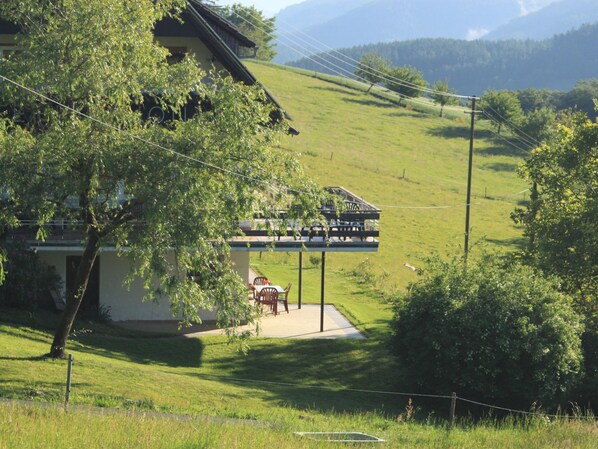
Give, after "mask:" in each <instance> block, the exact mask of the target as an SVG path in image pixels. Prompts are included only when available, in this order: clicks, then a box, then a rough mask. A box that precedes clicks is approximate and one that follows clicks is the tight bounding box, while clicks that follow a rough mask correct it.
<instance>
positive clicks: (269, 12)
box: [218, 0, 303, 16]
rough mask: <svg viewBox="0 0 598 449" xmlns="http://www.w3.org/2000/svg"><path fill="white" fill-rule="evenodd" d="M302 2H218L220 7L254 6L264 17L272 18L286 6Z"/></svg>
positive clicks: (289, 0)
mask: <svg viewBox="0 0 598 449" xmlns="http://www.w3.org/2000/svg"><path fill="white" fill-rule="evenodd" d="M302 1H303V0H219V1H218V4H220V5H232V4H233V3H241V4H242V5H245V6H255V7H256V8H257V9H259V10H260V11H263V12H264V14H265V15H266V16H273V15H274V14H276V13H277V12H278V11H280V10H281V9H284V8H286V7H287V6H290V5H294V4H296V3H301V2H302Z"/></svg>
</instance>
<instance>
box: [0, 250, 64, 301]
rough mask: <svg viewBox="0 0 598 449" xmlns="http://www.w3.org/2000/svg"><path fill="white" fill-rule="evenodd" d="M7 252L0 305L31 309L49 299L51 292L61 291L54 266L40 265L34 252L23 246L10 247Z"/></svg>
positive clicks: (0, 290)
mask: <svg viewBox="0 0 598 449" xmlns="http://www.w3.org/2000/svg"><path fill="white" fill-rule="evenodd" d="M7 249H8V251H7V254H8V258H7V262H6V263H5V266H4V268H5V270H6V277H5V279H4V283H3V284H2V285H0V305H6V306H11V307H18V308H24V309H30V308H32V307H34V306H35V305H36V304H38V303H39V302H42V301H44V300H45V299H48V295H49V291H50V290H51V289H56V290H60V282H61V281H60V276H59V275H58V274H57V273H56V271H55V270H54V268H53V267H50V266H47V265H45V264H43V263H42V262H41V261H40V260H39V257H38V256H37V253H36V252H35V251H33V250H31V249H30V248H28V247H26V246H24V245H11V246H9V247H8V248H7Z"/></svg>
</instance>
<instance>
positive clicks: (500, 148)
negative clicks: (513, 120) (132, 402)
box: [477, 139, 530, 157]
mask: <svg viewBox="0 0 598 449" xmlns="http://www.w3.org/2000/svg"><path fill="white" fill-rule="evenodd" d="M494 143H495V145H494V146H491V147H487V148H480V149H478V150H477V151H478V152H479V154H481V155H486V156H510V157H526V156H529V154H530V150H529V149H526V148H524V147H523V146H522V144H521V142H519V141H516V140H513V139H506V140H498V139H497V140H494Z"/></svg>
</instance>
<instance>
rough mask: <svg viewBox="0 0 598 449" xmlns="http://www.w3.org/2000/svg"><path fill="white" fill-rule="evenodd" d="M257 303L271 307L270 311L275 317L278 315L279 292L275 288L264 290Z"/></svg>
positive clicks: (265, 288)
mask: <svg viewBox="0 0 598 449" xmlns="http://www.w3.org/2000/svg"><path fill="white" fill-rule="evenodd" d="M257 302H258V304H261V305H262V306H264V305H266V306H270V309H271V310H272V311H273V312H274V316H276V315H278V307H277V304H278V290H276V289H275V288H274V287H264V288H262V291H261V292H260V296H259V297H258V299H257Z"/></svg>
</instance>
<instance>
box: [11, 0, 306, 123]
mask: <svg viewBox="0 0 598 449" xmlns="http://www.w3.org/2000/svg"><path fill="white" fill-rule="evenodd" d="M173 25H175V26H173ZM177 28H178V29H177ZM18 31H19V29H18V27H17V26H16V25H14V24H13V23H10V22H7V21H5V20H2V19H0V34H16V33H17V32H18ZM156 32H157V33H158V34H160V35H167V33H175V35H182V36H187V35H194V36H197V37H199V39H200V40H201V41H202V42H203V43H204V45H205V46H206V47H207V48H208V49H209V50H210V52H211V53H212V54H213V55H214V57H215V58H216V59H217V60H218V61H219V62H220V63H221V64H222V66H223V67H224V68H225V69H226V70H227V71H228V72H229V73H230V75H231V76H232V77H233V78H234V79H235V80H236V81H240V82H243V83H245V84H247V85H249V86H253V85H256V84H257V85H259V86H261V87H262V88H263V89H264V91H265V93H266V95H267V97H268V99H269V100H270V101H271V102H272V103H273V104H274V105H275V106H276V108H278V109H279V110H280V111H281V112H282V113H283V114H284V116H285V117H286V118H287V119H289V120H290V119H292V118H291V116H290V115H289V114H288V113H286V112H285V111H284V108H283V107H282V105H281V104H280V103H279V102H278V101H277V100H276V98H274V96H273V95H272V94H271V93H270V92H269V91H268V89H267V88H266V87H265V86H264V85H263V84H261V83H260V82H259V81H258V80H257V79H256V77H255V76H254V75H253V73H251V71H250V70H249V69H248V68H247V67H246V66H245V65H244V64H243V63H242V62H241V60H240V59H239V56H237V54H235V52H234V51H233V50H232V49H231V48H230V46H229V45H227V44H226V42H225V40H228V39H234V40H235V41H236V42H237V43H238V45H240V46H242V47H247V48H253V47H255V46H256V44H255V43H254V42H253V41H252V40H251V39H250V38H249V37H247V36H245V35H244V34H243V33H242V32H241V31H240V30H239V29H238V28H237V27H236V26H235V25H234V24H232V23H231V22H229V21H228V20H226V19H225V18H224V17H222V16H220V15H218V14H217V13H216V12H214V11H212V10H211V9H210V8H209V7H207V6H206V5H204V4H202V3H200V2H199V0H187V9H186V10H185V11H184V13H183V23H181V22H178V21H176V22H175V21H174V20H169V19H167V20H165V21H163V23H158V24H156ZM290 132H291V134H296V133H297V132H296V131H295V130H294V129H292V128H291V129H290Z"/></svg>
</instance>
